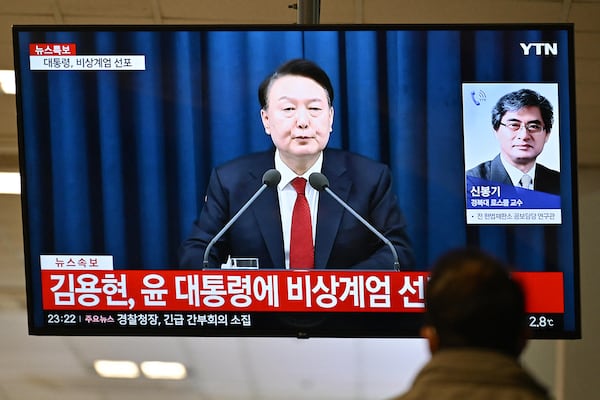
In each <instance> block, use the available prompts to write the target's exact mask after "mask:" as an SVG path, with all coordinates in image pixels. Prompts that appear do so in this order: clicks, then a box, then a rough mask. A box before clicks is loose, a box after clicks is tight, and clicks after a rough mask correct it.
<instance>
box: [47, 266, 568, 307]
mask: <svg viewBox="0 0 600 400" xmlns="http://www.w3.org/2000/svg"><path fill="white" fill-rule="evenodd" d="M41 273H42V291H43V294H42V296H43V308H44V310H47V311H49V310H81V311H85V310H88V311H92V310H93V311H126V310H129V311H222V312H227V311H246V312H252V311H255V312H260V311H271V312H273V311H280V312H327V311H331V312H359V311H360V312H423V311H424V308H425V305H424V300H423V299H424V296H423V295H424V289H425V283H426V281H427V277H428V274H427V273H426V272H371V271H369V272H366V271H365V272H355V271H327V270H313V271H289V270H276V271H274V270H270V271H269V270H254V271H248V270H239V271H232V270H227V271H223V270H211V271H173V270H163V271H147V270H115V271H112V270H111V271H109V270H101V271H100V270H95V271H80V270H77V271H73V270H64V271H61V270H42V271H41ZM514 276H515V278H516V279H517V280H518V281H519V282H521V284H522V285H523V287H524V289H525V292H526V295H527V303H526V308H527V312H528V313H532V314H537V313H540V314H541V313H564V296H563V277H562V273H558V272H520V273H514Z"/></svg>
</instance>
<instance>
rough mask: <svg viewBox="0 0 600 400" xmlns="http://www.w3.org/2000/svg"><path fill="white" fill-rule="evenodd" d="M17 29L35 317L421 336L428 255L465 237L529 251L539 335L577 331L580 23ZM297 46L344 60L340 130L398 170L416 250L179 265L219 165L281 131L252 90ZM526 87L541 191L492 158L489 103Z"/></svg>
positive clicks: (339, 63) (128, 327)
mask: <svg viewBox="0 0 600 400" xmlns="http://www.w3.org/2000/svg"><path fill="white" fill-rule="evenodd" d="M13 36H14V51H15V67H16V77H17V109H18V132H19V154H20V167H21V176H22V210H23V230H24V239H25V241H24V243H25V272H26V281H27V299H28V316H29V332H30V333H31V334H36V335H161V336H170V335H172V336H175V335H187V336H291V337H399V338H400V337H415V336H417V335H418V328H419V326H420V324H421V318H422V315H423V310H424V303H423V288H424V284H425V282H426V280H427V275H428V269H429V267H430V265H431V264H432V263H433V261H434V260H435V259H436V258H437V257H439V256H440V255H441V254H443V253H445V252H446V251H448V250H450V249H454V248H458V247H466V246H468V247H476V248H480V249H483V250H485V251H487V252H489V253H491V254H493V255H494V256H496V257H497V258H499V259H501V260H503V261H504V262H506V263H507V264H509V265H511V266H512V268H513V269H514V272H513V273H514V274H515V276H517V277H518V279H519V280H520V281H521V282H522V283H523V285H524V287H525V290H526V293H527V312H528V322H529V325H530V327H531V328H532V331H533V336H534V337H535V338H578V337H580V312H579V280H578V279H579V272H578V271H579V260H578V238H577V233H578V225H577V188H576V165H577V164H576V154H575V149H576V142H575V137H576V130H575V94H574V87H575V78H574V55H573V51H574V49H573V26H572V25H569V24H533V25H532V24H527V25H525V24H516V25H515V24H495V25H483V24H478V25H309V26H303V25H257V26H251V25H237V26H220V25H211V26H165V25H160V26H159V25H153V26H56V25H53V26H15V27H14V28H13ZM295 58H305V59H309V60H312V61H314V62H316V63H317V64H318V65H320V66H321V67H322V68H323V69H324V70H325V71H326V72H327V73H328V75H329V77H330V78H331V81H332V85H333V87H334V90H335V93H336V95H335V98H334V101H333V107H334V110H335V118H334V123H333V132H332V135H331V138H330V141H329V144H328V147H329V148H339V149H344V150H348V151H350V152H354V153H358V154H360V155H363V156H366V157H368V158H371V159H374V160H376V161H380V162H382V163H385V164H387V165H388V166H389V168H390V170H391V172H392V176H393V178H392V179H393V190H394V192H395V194H396V196H397V199H398V202H399V205H400V208H401V209H402V211H403V213H404V217H405V220H406V223H407V228H406V232H407V235H408V237H409V238H410V244H411V248H412V252H413V254H414V265H410V266H403V267H402V268H400V270H394V269H390V268H389V266H387V265H382V266H381V270H371V271H366V270H364V271H361V270H353V269H329V268H326V267H327V266H326V265H319V266H317V267H318V268H316V269H315V270H313V271H290V270H287V269H285V266H284V265H282V266H281V268H275V269H262V268H260V265H259V268H258V269H246V268H243V264H244V260H241V259H240V260H234V262H233V263H229V264H227V266H228V268H224V269H218V268H217V269H203V268H202V265H198V268H197V269H181V268H179V263H178V256H177V254H178V248H179V247H180V245H181V243H182V242H183V241H184V240H185V239H186V238H187V236H188V235H189V234H190V230H191V227H192V224H193V221H195V220H196V218H197V216H198V214H199V212H200V211H201V209H202V207H203V204H204V197H205V195H206V188H207V185H208V181H209V177H210V175H211V171H212V170H213V168H214V167H216V166H218V165H221V164H223V163H225V162H227V161H229V160H232V159H234V158H237V157H239V156H242V155H245V154H247V153H253V152H259V151H264V150H268V149H271V148H272V147H273V143H272V141H271V140H270V138H269V136H267V135H266V134H265V130H264V127H263V125H262V122H261V118H260V112H259V111H260V106H259V102H258V99H257V88H258V86H259V84H260V82H261V81H262V80H263V79H264V78H265V77H266V76H268V75H269V74H270V73H271V72H272V71H274V70H275V69H276V68H277V67H278V66H279V65H280V64H282V63H283V62H285V61H287V60H290V59H295ZM515 93H521V94H522V93H529V94H531V93H534V94H535V96H537V97H536V98H537V99H543V100H544V102H545V104H546V105H548V104H549V109H550V110H551V111H550V116H551V118H550V119H548V114H545V115H544V116H543V120H542V121H537V122H535V121H534V122H528V121H526V122H520V121H516V122H515V120H507V121H504V122H502V123H503V124H504V125H503V128H504V129H512V130H514V131H515V132H516V133H515V134H521V133H523V132H525V133H527V134H531V135H532V136H534V135H536V134H539V133H540V132H539V131H543V132H544V131H545V130H546V128H549V127H550V125H551V126H552V127H551V130H550V129H548V132H550V133H549V134H547V133H548V132H545V133H542V135H543V137H544V138H545V139H544V140H542V143H540V142H539V141H538V145H537V146H541V148H542V150H543V151H542V152H541V154H540V155H539V157H538V158H537V162H538V164H537V167H536V168H537V171H538V172H539V171H541V170H542V169H544V170H551V171H550V175H552V176H553V181H552V183H548V184H547V187H545V188H541V189H539V188H538V187H537V186H536V185H537V184H539V183H540V182H541V181H542V180H543V179H544V178H540V177H538V175H537V174H536V178H535V181H534V184H533V185H534V186H535V187H534V190H529V189H527V188H520V187H517V186H518V185H517V186H515V185H513V184H512V183H511V180H506V179H504V180H502V179H499V178H497V177H494V176H493V174H492V175H489V174H488V173H491V171H493V170H494V169H495V168H496V167H494V166H493V164H494V163H495V162H501V160H500V159H498V158H497V157H496V156H497V155H498V154H500V151H501V148H502V142H501V141H498V140H497V138H496V135H495V129H497V128H498V126H497V124H496V123H495V122H494V117H493V114H494V113H495V112H496V111H494V110H495V109H496V110H497V108H498V105H499V104H501V99H506V95H509V94H512V95H514V94H515ZM546 110H548V107H546ZM496 113H497V112H496ZM497 122H498V123H500V122H501V121H497ZM495 124H496V125H495ZM540 125H541V126H540ZM544 135H545V136H544ZM486 171H487V172H486ZM540 173H541V172H540ZM507 179H508V178H507ZM535 182H537V183H535ZM256 189H257V190H258V189H259V187H256ZM321 196H325V194H321ZM244 200H245V199H244ZM253 206H256V205H255V204H254V205H251V206H250V208H249V209H251V208H252V207H253ZM340 207H341V206H340ZM248 212H250V211H248ZM344 212H346V211H344ZM346 218H350V216H349V215H348V216H347V217H346ZM234 224H235V223H234ZM356 245H357V246H360V245H361V244H360V243H357V244H356ZM247 256H249V257H252V254H249V255H247ZM236 266H237V267H236Z"/></svg>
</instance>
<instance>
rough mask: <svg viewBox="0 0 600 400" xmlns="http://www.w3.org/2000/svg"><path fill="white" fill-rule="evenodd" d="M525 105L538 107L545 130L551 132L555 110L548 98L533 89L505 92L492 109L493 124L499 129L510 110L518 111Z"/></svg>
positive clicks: (495, 128)
mask: <svg viewBox="0 0 600 400" xmlns="http://www.w3.org/2000/svg"><path fill="white" fill-rule="evenodd" d="M523 107H538V108H539V109H540V114H542V122H543V123H544V130H545V131H546V132H547V133H550V131H551V130H552V124H553V123H554V111H553V108H552V104H551V103H550V101H548V99H547V98H545V97H544V96H542V95H541V94H539V93H538V92H536V91H534V90H531V89H520V90H517V91H514V92H510V93H507V94H505V95H504V96H502V97H501V98H500V100H498V102H497V103H496V105H495V106H494V108H493V109H492V126H493V127H494V130H495V131H497V130H498V128H500V122H502V117H503V116H504V114H506V113H507V112H508V111H518V110H520V109H521V108H523Z"/></svg>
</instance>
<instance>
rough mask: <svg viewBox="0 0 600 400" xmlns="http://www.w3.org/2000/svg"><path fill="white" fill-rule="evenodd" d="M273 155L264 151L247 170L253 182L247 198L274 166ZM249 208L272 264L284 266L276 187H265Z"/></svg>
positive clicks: (276, 266) (259, 185)
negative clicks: (251, 167) (250, 168)
mask: <svg viewBox="0 0 600 400" xmlns="http://www.w3.org/2000/svg"><path fill="white" fill-rule="evenodd" d="M273 157H274V155H273V152H267V153H265V155H264V157H262V158H260V159H259V162H257V163H256V164H255V167H254V168H253V169H252V170H251V171H249V173H250V175H251V178H252V180H253V181H254V182H255V183H254V184H253V188H252V189H251V190H249V193H248V198H250V196H252V195H253V194H254V192H255V191H256V190H258V188H259V187H261V185H262V176H263V174H264V173H265V172H266V171H267V170H268V169H270V168H274V167H275V166H274V161H273ZM251 209H252V213H253V215H254V218H255V219H256V226H257V227H258V230H257V235H261V236H262V239H263V241H264V243H265V245H266V247H267V250H268V251H269V256H270V257H271V261H272V262H273V266H274V267H275V268H284V267H285V259H284V257H283V235H282V233H281V215H280V213H279V199H278V197H277V189H276V188H266V189H265V190H264V191H263V193H261V195H260V196H259V197H258V198H257V199H256V202H255V204H254V205H253V206H252V207H251Z"/></svg>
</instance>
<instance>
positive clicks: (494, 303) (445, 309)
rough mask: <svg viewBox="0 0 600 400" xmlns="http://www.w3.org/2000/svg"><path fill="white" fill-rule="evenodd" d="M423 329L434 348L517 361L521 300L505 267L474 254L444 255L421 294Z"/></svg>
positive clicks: (521, 331) (472, 251)
mask: <svg viewBox="0 0 600 400" xmlns="http://www.w3.org/2000/svg"><path fill="white" fill-rule="evenodd" d="M425 302H426V312H425V320H426V324H427V325H430V326H432V327H434V328H435V330H436V332H437V335H438V338H439V348H440V349H442V348H451V347H453V348H457V347H470V348H484V349H491V350H496V351H500V352H502V353H505V354H508V355H511V356H518V355H519V353H520V352H521V350H522V343H523V342H522V339H523V334H524V332H525V330H526V316H525V296H524V294H523V290H522V288H521V286H520V285H519V284H518V283H517V282H516V281H514V280H513V279H512V278H511V275H510V272H509V270H508V268H507V267H506V266H505V265H504V264H503V263H501V262H500V261H498V260H496V259H495V258H493V257H491V256H490V255H488V254H486V253H484V252H482V251H480V250H476V249H461V250H455V251H452V252H449V253H447V254H445V255H443V256H442V257H441V258H440V259H438V260H437V262H436V263H435V264H434V265H433V268H432V271H431V276H430V280H429V282H428V284H427V288H426V290H425Z"/></svg>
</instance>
